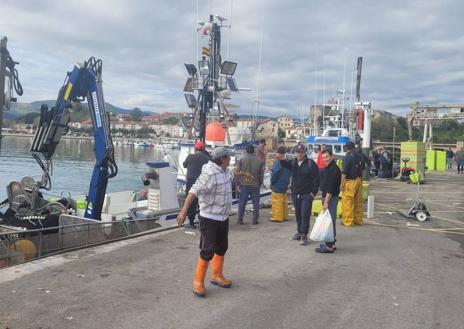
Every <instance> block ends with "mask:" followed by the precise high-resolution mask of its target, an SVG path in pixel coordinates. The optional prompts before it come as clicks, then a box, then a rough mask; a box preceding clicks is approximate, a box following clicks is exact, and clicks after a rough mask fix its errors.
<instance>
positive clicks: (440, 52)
mask: <svg viewBox="0 0 464 329" xmlns="http://www.w3.org/2000/svg"><path fill="white" fill-rule="evenodd" d="M198 3H199V18H200V20H206V19H207V18H208V15H209V13H213V14H217V15H221V16H224V17H230V14H231V8H232V19H231V23H232V28H231V30H230V50H229V59H230V60H233V61H237V62H238V63H239V64H238V67H237V72H236V79H237V84H238V85H239V87H245V88H252V91H251V92H250V91H248V92H246V91H243V92H240V94H239V95H236V96H234V98H233V100H232V103H234V104H237V105H239V106H240V107H239V108H238V109H237V110H236V112H237V113H239V114H246V113H251V109H252V105H253V100H254V99H255V97H256V91H257V76H258V59H259V44H260V41H259V40H260V31H261V25H262V24H263V27H264V28H263V44H262V47H263V50H262V72H261V83H260V87H259V94H260V101H261V103H260V104H261V106H260V114H267V115H280V114H285V113H286V114H289V113H290V114H292V115H294V116H298V115H300V114H301V109H302V108H303V109H304V111H307V109H308V108H309V106H310V105H311V104H314V102H315V101H316V102H317V103H321V102H322V98H323V96H324V95H325V98H326V99H328V98H330V97H331V96H334V95H335V93H336V90H337V89H341V88H343V85H344V83H345V90H346V96H347V97H349V96H350V94H351V90H352V88H351V87H352V85H353V84H352V81H353V76H354V75H355V69H356V58H357V57H358V56H362V57H363V59H364V65H363V76H362V85H361V98H362V99H363V100H365V101H370V102H372V105H373V107H374V108H375V109H384V110H387V111H391V112H394V113H400V114H404V113H406V112H407V111H408V110H409V105H410V103H411V102H413V101H419V102H421V103H464V33H463V30H464V23H463V19H462V14H463V13H464V1H462V0H439V1H438V0H436V1H435V0H428V1H410V0H409V1H405V0H401V1H398V0H376V1H370V0H363V1H356V0H350V1H346V0H333V1H331V0H313V1H310V0H299V1H296V0H293V1H292V0H286V1H282V0H253V1H250V0H233V1H231V0H222V1H214V0H209V1H208V0H199V1H198ZM0 11H1V13H2V17H1V19H0V36H7V37H8V48H9V50H10V53H11V55H12V57H13V58H14V59H15V60H16V61H19V62H20V65H19V67H18V71H19V74H20V80H21V82H22V84H23V87H24V96H22V97H21V98H20V100H19V101H21V102H30V101H35V100H44V99H55V98H56V95H57V93H58V90H59V88H60V87H61V85H62V83H63V80H64V77H65V75H66V72H67V71H68V70H70V69H71V68H72V66H73V64H74V63H75V62H83V61H84V60H86V59H88V58H89V57H90V56H95V57H97V58H101V59H102V60H103V78H104V92H105V100H106V101H107V102H110V103H112V104H114V105H117V106H120V107H124V108H129V109H130V108H134V107H140V108H142V109H144V110H152V111H157V112H161V111H186V110H187V109H186V105H185V100H184V97H183V92H182V88H183V86H184V83H185V80H186V77H187V74H186V72H185V68H184V66H183V63H189V62H194V61H195V60H196V56H197V55H196V31H195V28H196V20H197V0H156V1H155V0H152V1H138V0H132V1H129V0H111V1H109V0H107V1H101V0H79V1H56V0H30V1H25V0H24V1H15V0H0ZM227 38H228V31H227V29H224V30H223V41H222V42H223V49H222V50H223V52H222V54H223V58H225V54H226V48H227ZM205 42H206V39H200V46H201V45H202V44H203V43H205ZM344 67H345V69H344ZM324 77H325V79H324ZM324 80H325V88H324ZM353 94H354V88H353ZM347 102H348V101H347Z"/></svg>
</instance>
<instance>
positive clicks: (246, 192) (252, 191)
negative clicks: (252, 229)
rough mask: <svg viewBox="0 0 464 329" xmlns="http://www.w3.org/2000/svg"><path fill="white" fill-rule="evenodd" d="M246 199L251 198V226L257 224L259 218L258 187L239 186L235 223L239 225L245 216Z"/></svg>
mask: <svg viewBox="0 0 464 329" xmlns="http://www.w3.org/2000/svg"><path fill="white" fill-rule="evenodd" d="M248 197H250V198H251V202H252V204H253V224H257V223H258V218H259V186H249V185H241V186H240V196H239V197H238V215H237V221H238V222H239V223H242V222H243V215H244V214H245V206H246V204H247V201H248Z"/></svg>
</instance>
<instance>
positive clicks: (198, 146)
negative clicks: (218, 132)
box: [195, 141, 205, 151]
mask: <svg viewBox="0 0 464 329" xmlns="http://www.w3.org/2000/svg"><path fill="white" fill-rule="evenodd" d="M204 148H205V144H203V142H202V141H197V142H196V143H195V150H198V151H201V150H203V149H204Z"/></svg>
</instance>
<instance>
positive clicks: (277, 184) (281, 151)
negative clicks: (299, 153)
mask: <svg viewBox="0 0 464 329" xmlns="http://www.w3.org/2000/svg"><path fill="white" fill-rule="evenodd" d="M276 153H277V155H281V156H285V153H286V151H285V147H283V146H279V147H278V148H277V152H276ZM290 175H291V173H290V170H289V169H287V168H284V167H283V166H282V165H281V164H280V161H279V160H276V161H275V162H274V166H273V167H272V171H271V190H272V193H271V203H272V208H271V214H272V215H271V216H272V217H271V218H270V220H271V221H272V222H283V221H286V220H288V197H287V189H288V184H289V183H290Z"/></svg>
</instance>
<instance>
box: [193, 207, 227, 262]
mask: <svg viewBox="0 0 464 329" xmlns="http://www.w3.org/2000/svg"><path fill="white" fill-rule="evenodd" d="M198 217H199V218H200V233H201V237H200V257H201V258H203V259H204V260H208V261H209V260H211V259H213V256H214V254H218V255H219V256H224V255H225V254H226V251H227V249H228V248H229V218H227V219H226V220H225V221H219V220H214V219H210V218H206V217H202V216H198Z"/></svg>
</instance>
